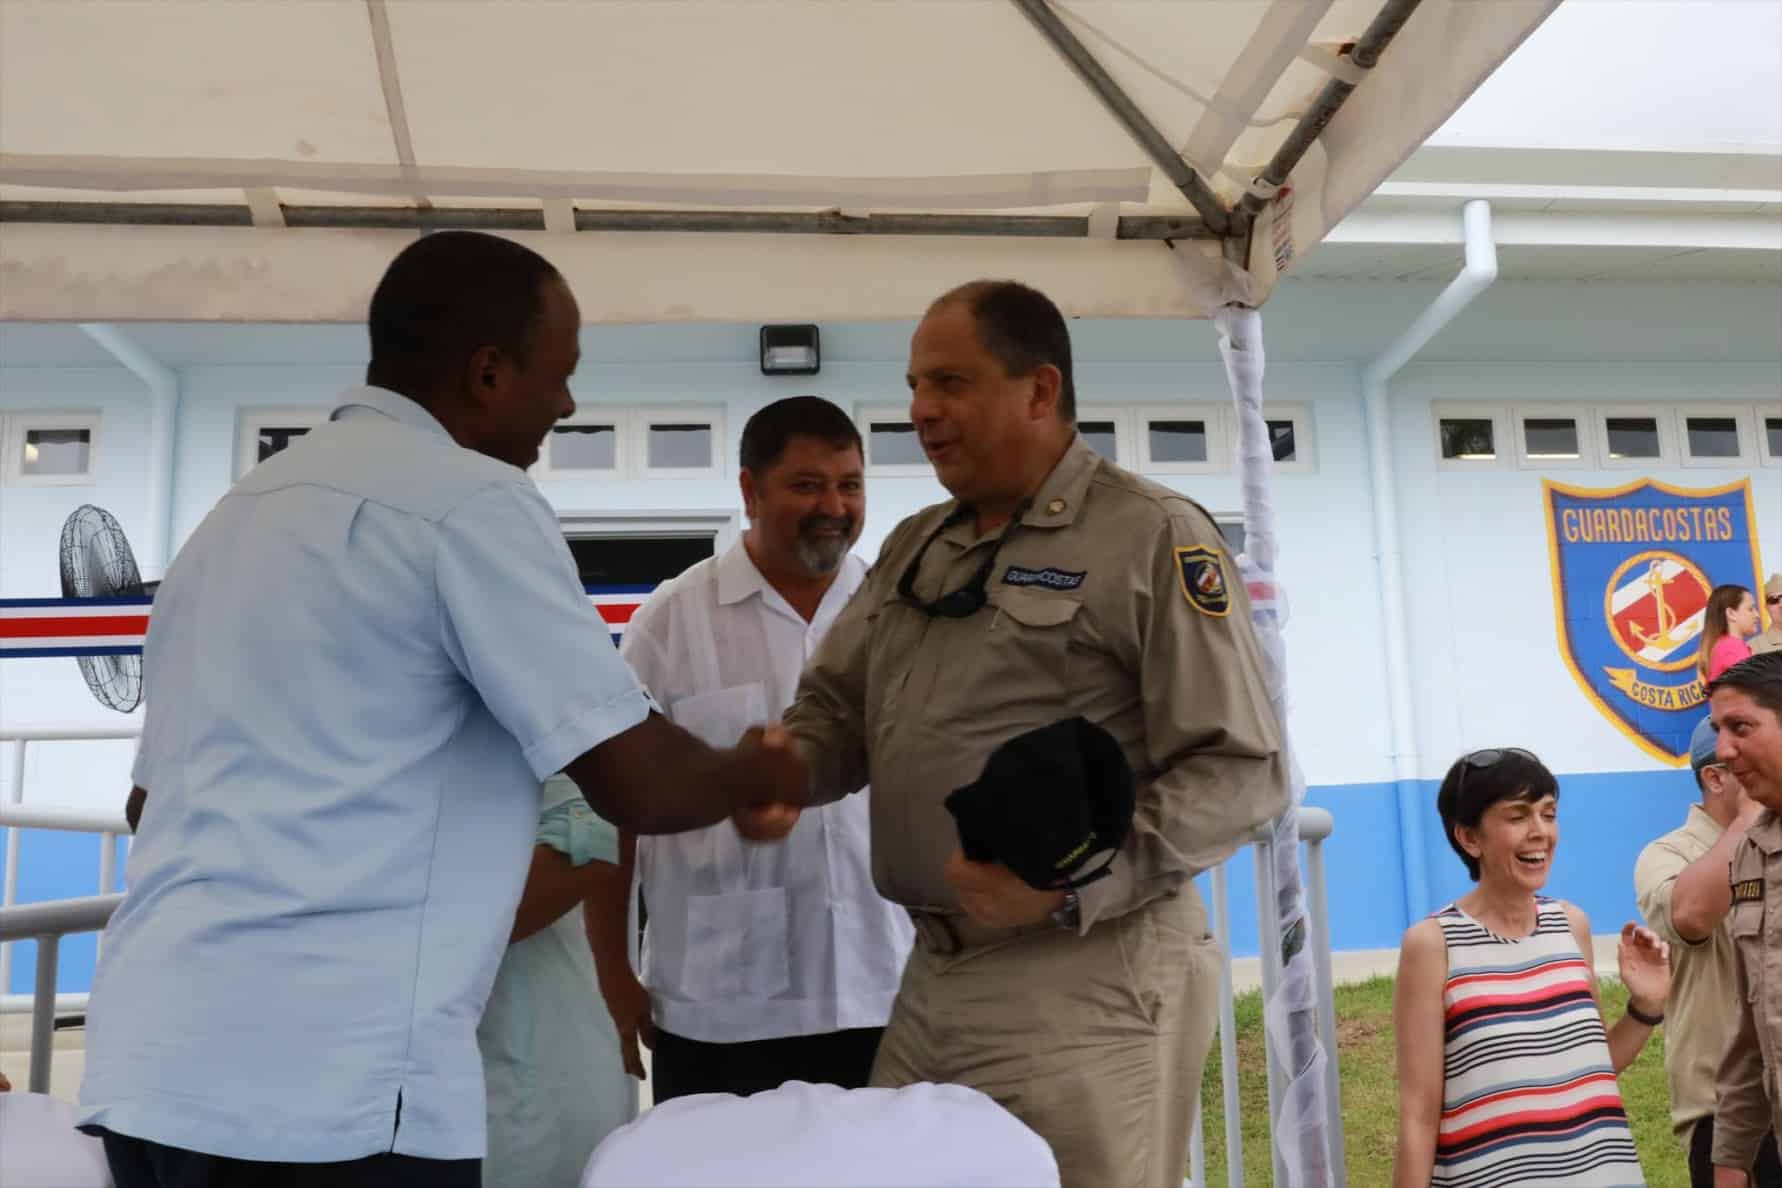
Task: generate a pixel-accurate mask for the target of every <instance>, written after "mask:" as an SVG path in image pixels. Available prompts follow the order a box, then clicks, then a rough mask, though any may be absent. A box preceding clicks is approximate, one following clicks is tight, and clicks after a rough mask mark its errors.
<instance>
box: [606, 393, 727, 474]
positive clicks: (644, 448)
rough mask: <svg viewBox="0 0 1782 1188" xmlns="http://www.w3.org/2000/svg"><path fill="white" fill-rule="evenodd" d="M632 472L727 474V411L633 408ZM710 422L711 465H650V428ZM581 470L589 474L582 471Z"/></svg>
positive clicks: (705, 408)
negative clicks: (725, 423)
mask: <svg viewBox="0 0 1782 1188" xmlns="http://www.w3.org/2000/svg"><path fill="white" fill-rule="evenodd" d="M630 424H631V473H630V477H632V478H642V479H704V478H722V477H723V476H724V458H725V450H727V449H728V448H729V443H728V441H727V439H726V438H725V436H724V410H723V409H721V408H715V407H712V406H709V405H701V406H698V407H695V406H692V405H687V406H677V405H672V404H665V405H651V406H650V407H648V408H636V409H632V410H631V417H630ZM699 424H704V425H708V426H710V428H711V433H712V460H711V464H710V465H709V466H651V465H650V429H651V428H652V427H653V426H656V425H699ZM579 473H584V474H585V473H587V472H586V471H582V472H579Z"/></svg>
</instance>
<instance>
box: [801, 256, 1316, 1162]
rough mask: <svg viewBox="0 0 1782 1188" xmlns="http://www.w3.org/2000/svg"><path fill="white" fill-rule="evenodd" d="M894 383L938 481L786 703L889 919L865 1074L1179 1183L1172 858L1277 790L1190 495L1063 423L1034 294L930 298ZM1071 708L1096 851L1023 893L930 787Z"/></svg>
mask: <svg viewBox="0 0 1782 1188" xmlns="http://www.w3.org/2000/svg"><path fill="white" fill-rule="evenodd" d="M908 381H909V384H910V389H911V393H912V397H911V405H910V418H911V420H912V421H913V422H914V424H915V427H916V430H917V432H918V434H919V435H920V437H921V441H922V446H923V449H924V450H925V452H926V453H927V455H928V458H929V460H930V462H931V463H932V464H933V465H934V469H935V473H936V475H937V476H938V477H939V479H940V481H941V483H942V484H943V485H944V486H945V487H946V488H947V489H948V491H949V492H951V493H952V495H953V496H954V498H953V499H952V500H951V501H949V502H947V503H944V504H940V505H938V506H935V507H931V508H929V509H927V510H925V511H922V512H919V513H917V514H916V515H915V516H912V517H910V518H909V519H907V520H905V521H904V522H903V523H902V524H900V525H898V526H897V528H895V529H894V530H893V531H892V532H891V534H890V535H889V536H888V537H887V538H886V541H885V544H884V547H883V550H882V551H881V552H880V554H879V559H878V563H877V564H876V565H875V566H874V568H873V570H872V572H871V573H870V574H869V575H868V577H867V579H866V582H865V584H864V585H863V586H862V587H861V588H860V590H859V592H858V593H857V594H855V596H854V599H853V601H852V602H851V603H850V604H849V606H848V607H847V609H846V610H844V611H843V612H842V614H841V616H840V617H839V618H838V619H837V621H836V623H835V626H834V627H833V628H832V629H831V630H830V633H829V635H828V637H827V638H826V639H825V640H824V643H823V645H822V647H821V648H820V649H819V651H818V652H817V653H816V654H815V655H814V657H813V658H812V661H811V663H810V665H809V667H808V668H807V669H806V671H805V674H804V678H803V681H802V683H801V685H800V688H799V694H798V697H797V699H796V700H795V702H794V704H793V706H792V708H791V710H789V711H788V713H787V716H786V722H785V724H786V728H787V730H788V731H789V732H790V735H791V737H792V739H793V741H794V743H795V745H797V746H798V747H799V749H800V750H801V751H802V753H803V754H804V756H805V758H806V760H807V762H808V763H809V764H810V766H811V774H812V791H813V795H814V797H815V798H816V799H817V800H819V801H828V800H834V799H837V798H839V797H841V796H844V795H846V794H848V793H850V792H852V791H854V790H855V789H857V788H859V787H861V786H862V785H864V784H866V783H867V782H868V780H869V779H870V781H871V783H872V786H873V799H872V851H873V875H874V879H875V881H876V883H877V884H878V888H879V890H880V892H881V893H883V894H884V895H885V896H886V897H887V898H889V899H891V900H893V901H895V902H898V903H901V904H904V905H905V906H907V907H908V908H909V909H910V912H911V915H912V916H913V917H914V918H915V920H916V931H917V942H916V948H915V951H914V952H913V953H912V955H911V957H910V961H909V964H908V966H907V967H906V969H905V972H904V978H903V984H902V987H901V989H900V991H899V993H898V997H897V1002H896V1005H895V1006H894V1007H893V1009H892V1015H891V1021H890V1024H889V1026H888V1028H887V1031H886V1034H885V1037H884V1040H883V1043H882V1044H881V1046H880V1049H879V1056H878V1061H877V1063H876V1065H875V1066H874V1071H873V1083H874V1084H875V1085H881V1086H899V1085H905V1084H910V1083H912V1082H917V1081H948V1082H957V1083H961V1084H965V1085H969V1086H971V1087H973V1088H976V1089H979V1090H981V1091H983V1092H985V1093H987V1094H988V1095H990V1096H991V1097H992V1098H994V1099H995V1100H997V1101H998V1102H1000V1103H1002V1104H1003V1105H1004V1106H1006V1107H1007V1108H1008V1109H1009V1110H1011V1111H1012V1112H1013V1113H1014V1114H1015V1115H1016V1116H1018V1117H1019V1118H1021V1119H1022V1120H1023V1121H1025V1122H1026V1123H1027V1124H1028V1125H1029V1126H1031V1127H1032V1128H1033V1129H1034V1130H1036V1131H1037V1132H1038V1133H1039V1134H1040V1135H1042V1136H1043V1137H1044V1138H1045V1139H1046V1140H1047V1141H1048V1142H1049V1143H1050V1144H1051V1146H1052V1149H1053V1151H1054V1153H1055V1154H1056V1155H1057V1157H1058V1162H1059V1167H1060V1170H1061V1173H1062V1175H1063V1179H1064V1183H1065V1184H1066V1185H1071V1186H1081V1188H1128V1186H1130V1188H1163V1186H1165V1185H1168V1186H1169V1188H1179V1186H1180V1184H1181V1181H1182V1177H1183V1172H1184V1169H1185V1167H1186V1158H1187V1156H1186V1151H1187V1141H1188V1132H1189V1128H1190V1122H1191V1119H1192V1117H1193V1113H1194V1109H1195V1105H1196V1100H1197V1097H1198V1091H1199V1087H1200V1078H1201V1070H1202V1066H1203V1064H1204V1062H1205V1059H1206V1054H1207V1049H1208V1046H1209V1044H1210V1042H1211V1038H1212V1034H1213V1029H1214V1022H1215V1008H1216V990H1217V982H1218V964H1219V957H1218V950H1217V948H1216V946H1215V944H1214V942H1213V939H1212V937H1211V935H1210V934H1209V931H1208V928H1207V917H1206V910H1205V908H1204V906H1203V905H1202V903H1201V900H1200V896H1199V895H1198V893H1197V892H1196V891H1195V889H1194V887H1193V886H1192V885H1191V884H1190V882H1189V879H1190V877H1191V876H1192V875H1194V874H1195V873H1196V872H1198V871H1202V870H1205V869H1207V868H1208V867H1211V866H1213V865H1216V864H1217V863H1219V862H1221V861H1222V860H1224V859H1225V858H1226V857H1227V856H1228V855H1229V854H1231V852H1232V851H1233V850H1234V849H1235V848H1236V847H1237V846H1238V845H1239V844H1240V843H1241V842H1242V840H1243V839H1244V837H1245V836H1246V835H1247V833H1248V831H1249V830H1250V829H1251V828H1252V827H1253V826H1255V825H1256V824H1258V823H1260V822H1263V821H1266V820H1269V819H1271V818H1273V817H1274V816H1276V815H1277V814H1279V813H1280V812H1281V810H1282V809H1283V808H1284V807H1285V805H1286V804H1287V799H1288V787H1287V770H1286V765H1285V762H1284V759H1283V756H1282V754H1281V741H1280V736H1279V731H1278V729H1277V725H1276V722H1275V719H1274V716H1273V713H1272V711H1271V709H1270V706H1269V700H1268V696H1267V693H1266V690H1265V688H1264V684H1263V677H1262V663H1261V658H1260V654H1259V652H1258V648H1257V644H1256V640H1255V638H1254V636H1253V635H1252V633H1251V628H1250V608H1249V605H1248V601H1247V599H1246V596H1245V593H1244V590H1243V587H1242V585H1241V584H1240V582H1239V580H1238V576H1237V573H1236V567H1235V566H1234V565H1233V564H1232V562H1231V560H1230V558H1229V557H1227V556H1226V554H1225V549H1224V543H1223V540H1222V538H1221V537H1220V534H1219V530H1218V528H1217V526H1216V525H1215V524H1214V523H1213V521H1212V519H1211V517H1209V516H1208V515H1207V513H1206V512H1205V511H1203V510H1202V509H1201V508H1200V507H1199V506H1197V505H1196V504H1195V503H1193V502H1192V501H1191V500H1189V499H1187V498H1185V497H1183V496H1182V495H1180V494H1178V493H1176V492H1175V491H1172V490H1169V489H1168V488H1165V487H1162V486H1159V485H1157V484H1155V483H1150V482H1146V481H1145V480H1143V479H1141V478H1138V477H1137V476H1135V475H1132V474H1129V473H1127V472H1126V471H1124V470H1121V469H1120V468H1118V467H1117V466H1114V465H1113V464H1111V463H1109V462H1107V461H1105V460H1104V459H1103V458H1102V457H1101V456H1100V455H1098V454H1097V453H1096V452H1095V451H1094V450H1092V449H1091V448H1090V447H1089V446H1088V445H1087V444H1086V443H1085V442H1084V441H1083V440H1082V439H1081V438H1080V437H1078V436H1077V434H1076V427H1075V421H1076V410H1075V392H1074V389H1073V385H1072V380H1071V362H1070V338H1069V333H1068V331H1067V329H1066V327H1065V323H1064V319H1063V318H1062V316H1060V314H1059V312H1058V310H1057V308H1056V307H1055V306H1054V305H1053V304H1052V302H1051V301H1050V300H1048V299H1047V298H1046V297H1045V296H1044V295H1042V294H1040V293H1038V292H1035V291H1034V290H1032V289H1029V288H1026V287H1025V286H1022V285H1018V284H1015V283H1013V282H979V283H976V284H972V285H967V286H965V287H963V288H961V289H958V290H955V291H954V292H952V293H949V294H947V295H946V296H944V297H942V298H941V299H940V300H939V301H938V302H936V303H935V305H934V306H933V307H932V308H931V309H930V310H929V312H928V315H927V316H926V317H925V318H924V319H923V320H922V323H921V325H920V326H919V327H918V328H917V330H916V333H915V336H914V338H913V339H912V341H911V344H910V363H909V376H908ZM1079 714H1080V715H1082V716H1083V717H1085V718H1087V719H1089V720H1090V721H1091V722H1094V723H1096V724H1098V725H1100V726H1102V727H1104V728H1105V729H1106V730H1108V731H1109V732H1110V733H1111V734H1112V735H1113V736H1114V738H1115V739H1116V740H1117V741H1118V742H1119V744H1120V746H1121V748H1122V750H1123V752H1124V753H1125V755H1126V758H1127V761H1128V762H1129V763H1130V764H1131V767H1132V769H1133V772H1134V774H1135V775H1136V776H1137V779H1138V803H1137V811H1136V813H1135V815H1134V818H1133V824H1132V829H1131V831H1130V833H1129V835H1128V837H1127V840H1126V842H1125V843H1124V845H1123V846H1122V847H1121V850H1120V852H1119V854H1118V856H1117V857H1116V859H1115V861H1114V864H1113V868H1112V874H1111V876H1110V877H1106V878H1102V879H1100V880H1098V881H1096V882H1093V883H1090V884H1088V885H1087V886H1085V887H1083V888H1082V890H1081V891H1080V892H1066V891H1040V890H1036V889H1034V888H1033V887H1030V886H1029V885H1028V884H1026V883H1024V882H1022V881H1021V880H1020V879H1019V878H1018V877H1016V876H1015V875H1014V873H1013V872H1012V871H1010V870H1009V869H1008V868H1007V867H1006V866H1003V865H1001V864H992V863H977V862H970V861H967V860H966V859H965V858H964V856H963V855H962V854H961V853H960V852H959V842H958V835H957V833H956V830H955V827H954V824H953V821H952V819H951V818H950V817H949V816H948V813H947V811H946V809H945V807H944V805H943V802H944V801H945V799H946V797H947V796H948V794H949V793H951V792H952V791H953V790H955V789H957V788H960V787H962V786H964V785H966V784H969V783H971V782H972V781H974V780H976V779H977V778H978V776H979V774H980V773H981V771H982V770H983V767H984V762H985V759H986V758H987V757H988V756H989V755H990V753H991V752H992V751H993V750H995V749H996V747H997V746H998V745H999V744H1001V743H1003V742H1005V741H1007V740H1008V739H1010V738H1013V737H1015V736H1016V735H1019V734H1022V733H1024V732H1026V731H1029V730H1032V729H1034V728H1036V727H1040V726H1044V725H1046V724H1048V723H1051V722H1054V721H1057V720H1059V719H1062V718H1066V717H1070V716H1073V715H1079ZM776 811H785V810H776ZM1079 896H1080V898H1079Z"/></svg>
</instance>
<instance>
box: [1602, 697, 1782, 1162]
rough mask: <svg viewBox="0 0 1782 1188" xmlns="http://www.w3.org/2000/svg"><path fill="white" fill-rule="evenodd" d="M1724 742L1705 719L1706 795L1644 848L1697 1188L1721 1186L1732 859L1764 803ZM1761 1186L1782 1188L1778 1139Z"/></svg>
mask: <svg viewBox="0 0 1782 1188" xmlns="http://www.w3.org/2000/svg"><path fill="white" fill-rule="evenodd" d="M1718 745H1719V738H1718V736H1717V735H1716V733H1715V731H1714V723H1713V721H1712V720H1710V719H1708V718H1703V719H1702V720H1701V721H1700V722H1699V723H1697V725H1696V728H1695V733H1694V735H1692V736H1691V738H1690V740H1689V766H1690V769H1691V770H1692V771H1693V772H1694V773H1695V782H1696V787H1697V788H1698V789H1699V790H1700V791H1701V794H1702V798H1701V802H1700V803H1699V804H1692V805H1690V806H1689V816H1688V817H1687V819H1685V821H1684V822H1683V824H1682V825H1681V826H1679V827H1678V828H1676V829H1673V830H1671V831H1670V832H1669V833H1667V834H1665V835H1664V836H1663V837H1661V838H1658V839H1657V840H1656V841H1654V842H1652V843H1651V844H1650V845H1648V846H1647V847H1646V848H1645V849H1644V850H1642V851H1640V858H1639V861H1638V862H1636V863H1635V864H1634V894H1635V895H1637V896H1638V897H1639V900H1640V912H1641V914H1642V915H1644V916H1645V917H1646V923H1647V924H1649V925H1651V927H1652V930H1653V931H1654V932H1656V933H1657V934H1658V935H1659V936H1660V937H1661V938H1663V939H1664V940H1665V941H1667V942H1668V943H1669V944H1670V946H1671V1000H1670V1010H1669V1013H1668V1015H1667V1016H1666V1019H1665V1037H1664V1065H1665V1071H1666V1072H1667V1073H1668V1074H1669V1079H1670V1087H1671V1126H1672V1128H1673V1129H1674V1130H1675V1131H1676V1133H1677V1138H1678V1140H1679V1141H1680V1142H1681V1143H1682V1144H1683V1149H1684V1151H1686V1152H1687V1153H1688V1156H1689V1182H1690V1185H1691V1188H1713V1184H1714V1164H1713V1158H1712V1156H1713V1148H1714V1103H1715V1097H1716V1091H1715V1077H1716V1076H1717V1075H1718V1073H1719V1071H1720V1058H1721V1056H1722V1055H1724V1054H1725V1052H1726V1044H1727V1041H1728V1040H1729V1039H1731V1038H1732V1030H1733V1025H1734V1023H1735V1022H1736V1021H1737V1020H1736V1018H1735V1016H1734V1013H1733V1011H1732V1010H1731V1004H1732V1002H1733V1001H1734V1000H1733V983H1734V980H1735V978H1736V977H1737V972H1736V970H1735V969H1734V966H1735V964H1736V962H1737V959H1738V958H1737V954H1736V952H1735V950H1734V948H1733V941H1732V934H1731V933H1730V932H1729V931H1727V929H1726V928H1725V927H1724V925H1725V922H1726V918H1727V916H1728V914H1729V913H1730V911H1731V909H1732V885H1731V883H1730V881H1729V879H1728V872H1729V871H1730V869H1731V863H1732V856H1733V852H1734V851H1735V850H1736V849H1738V846H1739V843H1740V842H1741V841H1743V840H1744V837H1745V831H1746V830H1747V829H1749V828H1750V827H1751V824H1752V822H1753V821H1755V820H1756V819H1757V815H1758V814H1759V813H1761V812H1762V811H1763V805H1761V804H1759V803H1758V802H1757V801H1755V800H1752V799H1751V798H1750V797H1749V796H1747V795H1745V789H1744V787H1743V786H1742V785H1741V784H1740V783H1739V781H1738V780H1737V779H1736V778H1735V777H1734V776H1733V774H1732V772H1731V771H1729V770H1728V769H1727V768H1726V766H1725V765H1724V764H1722V763H1721V762H1720V761H1719V759H1718V758H1716V756H1715V753H1714V752H1715V749H1716V747H1717V746H1718ZM1754 1174H1755V1177H1756V1181H1757V1185H1756V1188H1782V1165H1778V1163H1777V1159H1776V1140H1775V1137H1774V1136H1773V1135H1772V1136H1769V1137H1766V1138H1765V1139H1764V1141H1763V1147H1762V1151H1761V1153H1760V1154H1759V1156H1758V1159H1757V1164H1756V1167H1755V1169H1754Z"/></svg>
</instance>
